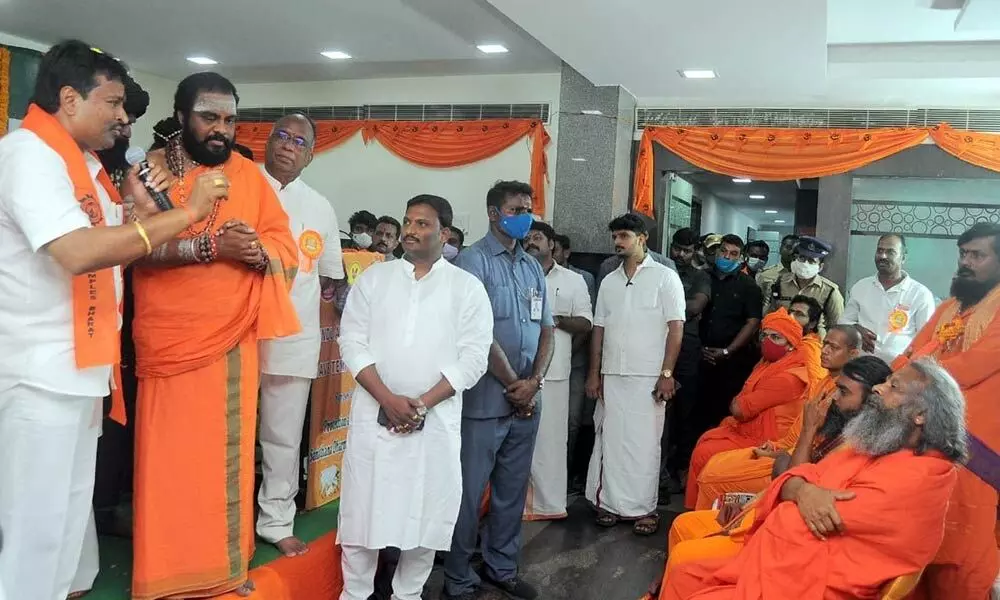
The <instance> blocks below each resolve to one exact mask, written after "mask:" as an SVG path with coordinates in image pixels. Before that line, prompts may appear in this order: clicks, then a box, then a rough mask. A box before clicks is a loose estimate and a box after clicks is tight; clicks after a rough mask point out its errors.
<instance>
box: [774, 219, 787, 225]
mask: <svg viewBox="0 0 1000 600" xmlns="http://www.w3.org/2000/svg"><path fill="white" fill-rule="evenodd" d="M774 223H775V225H784V224H785V220H784V219H775V220H774Z"/></svg>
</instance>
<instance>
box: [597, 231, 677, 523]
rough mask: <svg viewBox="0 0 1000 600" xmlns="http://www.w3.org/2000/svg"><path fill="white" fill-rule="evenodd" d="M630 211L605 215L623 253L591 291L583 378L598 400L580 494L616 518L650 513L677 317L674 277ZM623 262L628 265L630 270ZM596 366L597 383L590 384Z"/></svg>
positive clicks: (653, 506) (651, 515)
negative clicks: (593, 301) (652, 252)
mask: <svg viewBox="0 0 1000 600" xmlns="http://www.w3.org/2000/svg"><path fill="white" fill-rule="evenodd" d="M632 216H633V215H625V217H619V218H618V219H615V220H614V221H612V227H611V230H612V233H613V234H614V235H615V245H616V250H617V251H618V254H620V255H622V254H624V255H626V259H625V260H624V261H623V262H622V264H621V265H620V266H619V267H618V268H617V269H615V270H614V271H612V272H611V274H610V275H608V276H607V277H605V278H604V280H603V281H601V287H600V289H599V290H598V293H597V308H596V310H595V312H594V334H593V345H592V353H591V356H592V360H591V374H590V376H588V385H587V387H588V392H590V393H592V394H594V395H596V396H597V397H598V400H599V401H598V403H597V408H596V409H595V411H594V426H595V429H596V439H595V442H594V452H593V454H592V455H591V460H590V469H589V472H588V474H587V492H586V494H587V499H588V500H589V501H590V502H591V503H593V504H594V506H596V507H597V509H598V511H599V513H600V514H601V515H611V516H613V517H614V518H616V519H617V518H623V519H643V518H655V517H654V515H655V512H656V503H657V488H658V485H659V470H660V438H661V435H662V433H663V421H664V410H665V402H663V401H660V399H658V398H657V397H656V395H657V394H658V393H659V389H660V387H661V385H660V384H661V381H662V382H666V383H667V384H668V386H667V387H668V388H669V389H673V387H674V386H673V385H671V384H670V380H672V378H673V373H672V371H673V365H674V362H675V361H676V359H677V353H678V351H679V350H680V341H681V336H682V333H683V326H684V319H685V315H684V309H685V301H684V287H683V285H682V284H681V280H680V278H679V277H678V275H677V273H676V272H675V271H673V270H671V269H669V268H667V267H665V266H663V265H661V264H659V263H657V262H655V261H654V260H653V259H652V258H651V257H650V256H649V254H648V253H647V252H645V239H646V238H645V236H646V234H645V229H644V227H645V226H644V225H643V224H642V222H641V221H634V220H633V219H626V217H632ZM620 220H624V222H623V223H618V221H620ZM628 234H632V235H628ZM634 238H638V239H634ZM636 262H637V263H638V264H637V265H636V264H634V263H636ZM627 269H634V271H632V276H631V277H629V276H628V275H627V273H628V271H627ZM668 334H669V335H668ZM668 338H669V341H670V344H668ZM672 344H676V347H674V346H673V345H672ZM668 346H670V347H669V350H670V352H669V354H672V356H669V355H668V352H667V350H668ZM593 349H597V356H594V350H593ZM598 369H600V371H599V373H600V378H603V389H601V388H600V385H599V384H598V385H593V384H595V383H597V382H596V381H594V380H598V381H599V377H598V371H597V370H598ZM595 387H596V388H597V389H594V388H595ZM599 522H601V521H600V519H599ZM611 522H612V523H613V521H611ZM602 524H604V523H602ZM648 526H649V527H652V526H653V523H650V524H649V525H648ZM653 531H655V527H654V528H653ZM636 532H637V533H648V530H647V531H640V530H639V529H638V528H637V529H636Z"/></svg>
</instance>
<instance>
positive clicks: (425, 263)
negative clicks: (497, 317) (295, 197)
mask: <svg viewBox="0 0 1000 600" xmlns="http://www.w3.org/2000/svg"><path fill="white" fill-rule="evenodd" d="M451 222H452V209H451V205H450V204H448V202H447V201H446V200H445V199H443V198H439V197H437V196H429V195H421V196H417V197H415V198H413V199H412V200H410V201H409V202H408V203H407V205H406V217H405V219H404V221H403V242H402V243H403V247H404V249H405V253H404V255H403V260H397V261H393V262H389V263H380V264H375V265H372V266H371V267H370V268H369V269H368V270H366V271H365V272H364V273H363V274H362V275H361V276H360V277H359V278H358V280H357V281H356V282H355V285H354V287H353V288H352V289H351V292H350V295H349V296H348V299H347V306H346V307H345V309H344V314H343V317H342V319H341V323H340V351H341V354H342V355H343V359H344V362H345V363H346V365H347V367H348V368H349V369H350V371H351V373H352V374H353V375H354V378H355V379H356V380H357V382H358V386H357V387H356V388H355V390H354V396H353V400H352V406H351V420H350V428H349V429H348V436H347V450H346V451H345V454H344V466H343V479H342V482H343V490H342V495H341V500H340V527H339V529H338V532H337V535H338V541H339V543H340V544H341V546H342V547H343V554H342V567H343V574H344V591H343V593H342V594H341V596H340V600H367V599H368V597H369V596H370V595H371V594H372V591H373V590H374V578H375V571H376V567H377V561H378V551H379V550H380V549H382V548H387V547H396V548H399V549H400V550H401V552H400V559H399V564H398V566H397V568H396V573H395V575H394V577H393V581H392V589H393V597H394V598H397V599H399V600H419V599H420V595H421V592H422V591H423V586H424V583H425V582H426V581H427V577H428V576H429V575H430V572H431V568H432V567H433V565H434V553H435V551H437V550H448V549H449V548H450V547H451V537H452V530H453V529H454V526H455V521H456V520H457V518H458V511H459V504H460V502H461V498H462V467H461V459H460V451H461V444H462V439H461V431H462V427H461V424H462V392H463V391H464V390H466V389H468V388H470V387H472V386H473V385H474V384H475V383H476V382H477V381H478V380H479V378H480V377H482V375H483V374H484V373H485V372H486V367H487V361H488V357H489V350H490V346H491V345H492V343H493V312H492V308H491V305H490V301H489V297H488V296H487V295H486V290H485V289H484V288H483V285H482V283H480V282H479V280H478V279H476V278H475V277H473V276H472V275H470V274H468V273H466V272H465V271H463V270H461V269H459V268H458V267H455V266H453V265H452V264H451V263H449V262H448V261H447V260H444V259H443V258H442V256H441V251H442V248H443V246H444V244H445V243H446V241H447V236H448V233H449V230H448V228H449V227H450V226H451Z"/></svg>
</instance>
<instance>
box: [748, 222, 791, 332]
mask: <svg viewBox="0 0 1000 600" xmlns="http://www.w3.org/2000/svg"><path fill="white" fill-rule="evenodd" d="M798 245H799V236H797V235H796V234H794V233H792V234H789V235H786V236H785V237H783V238H781V250H780V252H781V261H780V262H779V263H778V264H776V265H772V266H770V267H768V268H766V269H764V270H763V271H761V272H760V273H757V285H759V286H760V291H761V293H762V294H763V295H764V309H763V310H764V313H765V314H767V305H768V303H770V302H771V286H772V285H774V282H775V281H777V280H778V277H779V276H781V274H782V273H791V272H792V271H791V269H792V261H793V260H795V249H796V248H797V247H798Z"/></svg>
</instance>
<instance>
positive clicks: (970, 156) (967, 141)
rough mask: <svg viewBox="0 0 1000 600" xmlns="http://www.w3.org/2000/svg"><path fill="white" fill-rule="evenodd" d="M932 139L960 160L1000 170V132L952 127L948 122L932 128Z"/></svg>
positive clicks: (992, 169)
mask: <svg viewBox="0 0 1000 600" xmlns="http://www.w3.org/2000/svg"><path fill="white" fill-rule="evenodd" d="M931 139H933V140H934V143H935V144H937V145H938V147H939V148H941V149H942V150H944V151H945V152H947V153H948V154H951V155H952V156H954V157H955V158H957V159H959V160H963V161H965V162H967V163H971V164H973V165H976V166H979V167H983V168H984V169H989V170H991V171H1000V134H996V133H977V132H975V131H960V130H957V129H952V127H951V126H950V125H948V124H947V123H941V124H940V125H938V126H937V127H933V128H931Z"/></svg>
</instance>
